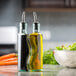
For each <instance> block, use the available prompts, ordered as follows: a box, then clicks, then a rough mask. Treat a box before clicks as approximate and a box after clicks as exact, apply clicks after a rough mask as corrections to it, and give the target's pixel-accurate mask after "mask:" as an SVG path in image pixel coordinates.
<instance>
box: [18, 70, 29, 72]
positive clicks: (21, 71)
mask: <svg viewBox="0 0 76 76" xmlns="http://www.w3.org/2000/svg"><path fill="white" fill-rule="evenodd" d="M18 71H19V72H28V71H26V70H18Z"/></svg>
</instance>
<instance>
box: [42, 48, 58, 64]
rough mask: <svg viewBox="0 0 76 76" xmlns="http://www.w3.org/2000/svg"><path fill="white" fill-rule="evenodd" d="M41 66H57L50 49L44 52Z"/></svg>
mask: <svg viewBox="0 0 76 76" xmlns="http://www.w3.org/2000/svg"><path fill="white" fill-rule="evenodd" d="M43 64H52V65H56V64H58V63H57V62H56V60H55V58H54V54H53V50H52V49H49V50H47V51H44V54H43Z"/></svg>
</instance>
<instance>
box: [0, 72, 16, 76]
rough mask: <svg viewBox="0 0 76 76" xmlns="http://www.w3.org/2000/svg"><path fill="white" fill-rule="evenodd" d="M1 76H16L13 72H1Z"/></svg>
mask: <svg viewBox="0 0 76 76" xmlns="http://www.w3.org/2000/svg"><path fill="white" fill-rule="evenodd" d="M0 76H16V75H15V73H13V72H0Z"/></svg>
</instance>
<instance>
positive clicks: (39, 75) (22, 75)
mask: <svg viewBox="0 0 76 76" xmlns="http://www.w3.org/2000/svg"><path fill="white" fill-rule="evenodd" d="M18 76H43V72H18Z"/></svg>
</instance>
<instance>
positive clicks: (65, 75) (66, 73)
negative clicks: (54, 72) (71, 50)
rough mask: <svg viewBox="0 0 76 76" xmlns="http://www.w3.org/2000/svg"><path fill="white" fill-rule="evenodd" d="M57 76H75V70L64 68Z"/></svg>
mask: <svg viewBox="0 0 76 76" xmlns="http://www.w3.org/2000/svg"><path fill="white" fill-rule="evenodd" d="M58 76H76V69H73V68H72V69H71V68H64V69H62V70H60V71H59V73H58Z"/></svg>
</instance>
